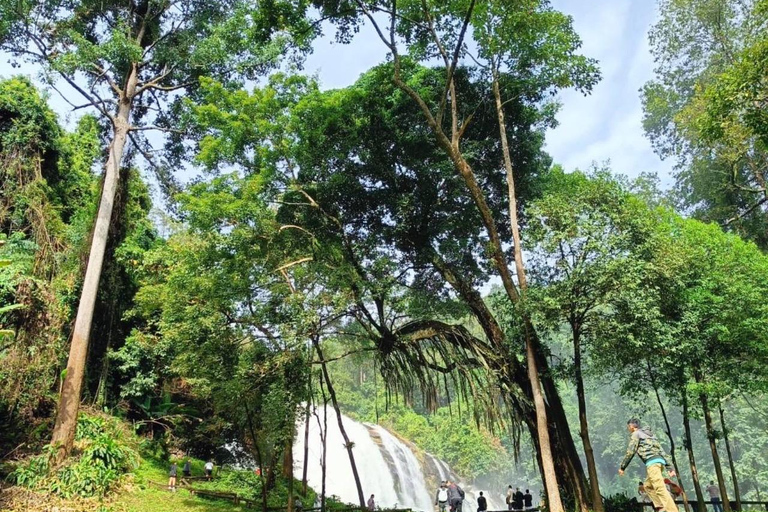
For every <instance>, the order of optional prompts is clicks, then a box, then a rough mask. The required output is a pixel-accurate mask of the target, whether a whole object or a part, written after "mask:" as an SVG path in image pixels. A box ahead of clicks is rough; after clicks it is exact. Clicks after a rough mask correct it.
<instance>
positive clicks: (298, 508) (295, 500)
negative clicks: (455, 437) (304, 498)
mask: <svg viewBox="0 0 768 512" xmlns="http://www.w3.org/2000/svg"><path fill="white" fill-rule="evenodd" d="M303 508H304V504H303V503H302V502H301V498H299V497H298V496H294V497H293V510H296V512H301V511H302V509H303Z"/></svg>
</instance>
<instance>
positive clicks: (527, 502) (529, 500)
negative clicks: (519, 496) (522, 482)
mask: <svg viewBox="0 0 768 512" xmlns="http://www.w3.org/2000/svg"><path fill="white" fill-rule="evenodd" d="M523 506H524V507H525V510H531V509H532V508H533V496H532V495H531V491H529V490H528V489H526V490H525V494H523Z"/></svg>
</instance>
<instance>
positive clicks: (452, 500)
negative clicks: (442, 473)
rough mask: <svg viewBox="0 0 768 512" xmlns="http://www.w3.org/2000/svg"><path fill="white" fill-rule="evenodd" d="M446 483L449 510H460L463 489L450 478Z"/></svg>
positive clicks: (455, 511) (452, 511)
mask: <svg viewBox="0 0 768 512" xmlns="http://www.w3.org/2000/svg"><path fill="white" fill-rule="evenodd" d="M446 484H447V485H448V504H449V505H450V506H451V512H461V507H462V505H463V503H464V489H462V488H461V487H459V485H458V484H457V483H456V482H452V481H450V480H447V481H446Z"/></svg>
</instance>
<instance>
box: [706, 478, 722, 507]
mask: <svg viewBox="0 0 768 512" xmlns="http://www.w3.org/2000/svg"><path fill="white" fill-rule="evenodd" d="M707 492H708V493H709V501H711V502H712V510H713V511H714V512H723V505H722V503H720V488H719V487H718V486H716V485H715V481H714V480H710V481H709V485H708V486H707Z"/></svg>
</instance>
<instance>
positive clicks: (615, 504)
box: [603, 494, 638, 512]
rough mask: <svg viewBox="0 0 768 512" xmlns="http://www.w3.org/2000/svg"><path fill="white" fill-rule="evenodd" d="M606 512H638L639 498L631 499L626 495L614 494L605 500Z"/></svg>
mask: <svg viewBox="0 0 768 512" xmlns="http://www.w3.org/2000/svg"><path fill="white" fill-rule="evenodd" d="M603 503H604V506H605V512H637V507H638V504H637V498H630V497H628V496H627V495H626V494H614V495H612V496H608V497H606V498H605V501H604V502H603Z"/></svg>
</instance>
